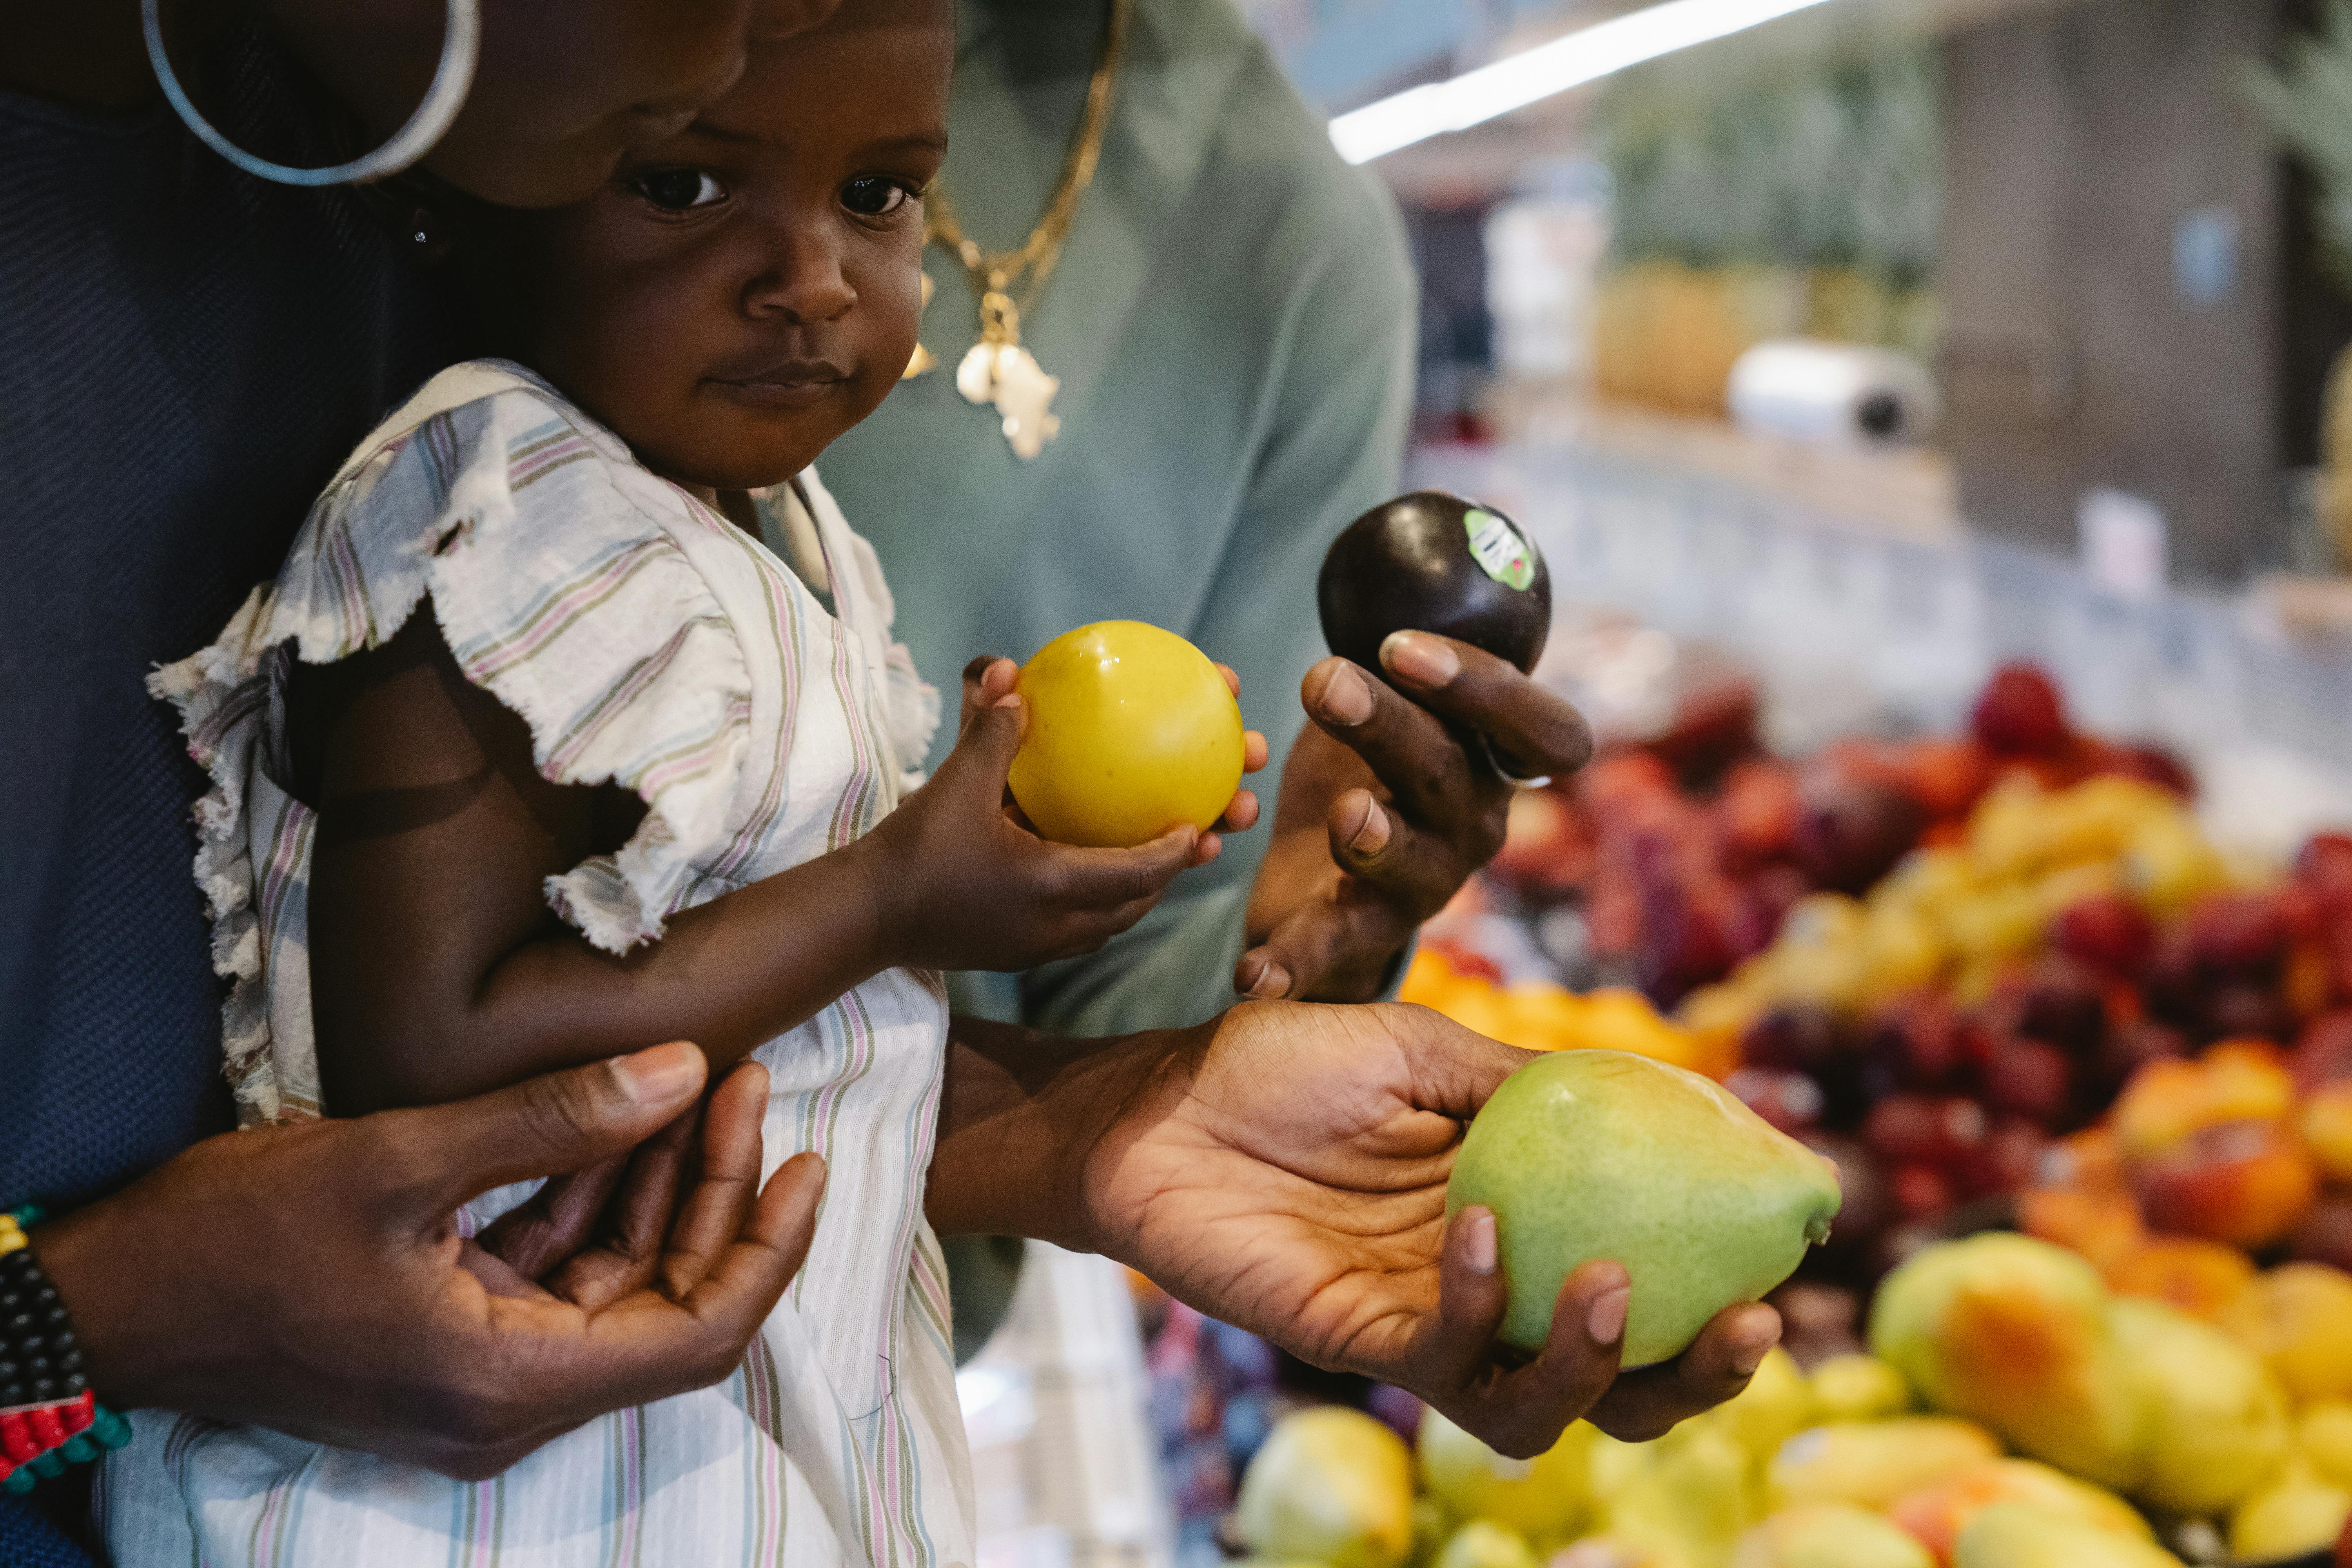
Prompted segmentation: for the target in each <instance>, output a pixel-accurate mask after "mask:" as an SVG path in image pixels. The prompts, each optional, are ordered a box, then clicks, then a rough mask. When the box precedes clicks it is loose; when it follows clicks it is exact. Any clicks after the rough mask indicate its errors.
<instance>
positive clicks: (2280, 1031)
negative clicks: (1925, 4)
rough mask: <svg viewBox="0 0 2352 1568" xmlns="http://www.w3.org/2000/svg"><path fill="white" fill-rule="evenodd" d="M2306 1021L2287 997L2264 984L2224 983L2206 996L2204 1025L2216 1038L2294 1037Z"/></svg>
mask: <svg viewBox="0 0 2352 1568" xmlns="http://www.w3.org/2000/svg"><path fill="white" fill-rule="evenodd" d="M2301 1023H2302V1021H2301V1020H2300V1019H2298V1018H2297V1017H2296V1016H2294V1008H2293V1007H2292V1006H2290V1005H2288V1004H2287V1000H2286V998H2285V997H2284V996H2282V995H2280V994H2278V993H2277V992H2276V991H2274V990H2273V989H2271V988H2270V987H2268V986H2264V985H2253V984H2235V985H2224V986H2222V987H2221V989H2219V990H2217V991H2215V992H2213V993H2211V994H2210V995H2208V996H2207V997H2206V998H2205V1007H2204V1026H2205V1033H2206V1036H2207V1037H2209V1038H2211V1039H2216V1040H2291V1039H2293V1038H2294V1037H2295V1031H2296V1030H2297V1028H2299V1027H2300V1026H2301Z"/></svg>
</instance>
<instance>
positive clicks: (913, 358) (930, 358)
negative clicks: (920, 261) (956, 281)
mask: <svg viewBox="0 0 2352 1568" xmlns="http://www.w3.org/2000/svg"><path fill="white" fill-rule="evenodd" d="M937 287H938V285H937V284H935V283H933V282H932V281H931V275H930V274H929V273H928V272H926V273H924V274H923V305H922V309H921V310H919V311H917V312H916V315H917V317H918V318H920V317H922V316H926V315H929V313H930V309H931V290H932V289H935V288H937ZM939 364H940V356H939V355H937V354H935V353H932V352H931V351H930V350H929V349H927V348H925V347H924V346H923V345H922V344H920V343H917V344H916V345H915V352H914V353H912V354H911V355H909V356H908V360H907V368H906V369H904V370H902V371H900V372H899V373H898V379H899V380H900V381H912V380H914V379H915V378H916V377H917V376H919V375H926V374H929V373H930V372H932V371H934V370H937V369H938V368H939Z"/></svg>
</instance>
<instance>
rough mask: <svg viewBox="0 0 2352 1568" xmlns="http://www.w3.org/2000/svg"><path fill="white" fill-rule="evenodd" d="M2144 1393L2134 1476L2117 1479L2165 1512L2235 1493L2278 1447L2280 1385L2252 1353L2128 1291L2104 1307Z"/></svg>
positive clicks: (2283, 1447)
mask: <svg viewBox="0 0 2352 1568" xmlns="http://www.w3.org/2000/svg"><path fill="white" fill-rule="evenodd" d="M2111 1314H2112V1317H2113V1320H2114V1323H2115V1332H2116V1347H2117V1348H2118V1349H2119V1350H2120V1351H2121V1352H2122V1353H2123V1357H2124V1361H2125V1363H2126V1365H2128V1366H2129V1367H2130V1368H2131V1369H2132V1373H2133V1378H2134V1381H2135V1383H2136V1384H2137V1385H2138V1388H2139V1390H2140V1393H2141V1396H2142V1398H2143V1399H2145V1400H2146V1402H2147V1428H2146V1437H2145V1443H2144V1447H2142V1448H2141V1450H2140V1467H2141V1469H2140V1476H2139V1479H2138V1481H2137V1484H2136V1485H2133V1486H2131V1487H2129V1488H2127V1490H2129V1491H2130V1492H2131V1494H2132V1495H2133V1496H2134V1497H2136V1498H2137V1499H2139V1500H2141V1501H2142V1502H2146V1503H2153V1504H2154V1505H2156V1506H2157V1507H2158V1508H2161V1509H2167V1510H2171V1511H2173V1512H2175V1513H2211V1512H2213V1511H2215V1510H2219V1509H2223V1508H2226V1507H2228V1506H2229V1505H2230V1504H2231V1503H2233V1502H2235V1501H2237V1500H2239V1499H2240V1498H2242V1497H2244V1496H2245V1495H2246V1494H2247V1493H2248V1492H2250V1491H2252V1490H2253V1489H2254V1488H2255V1487H2257V1486H2259V1485H2261V1484H2262V1481H2263V1478H2264V1477H2266V1476H2268V1475H2269V1474H2270V1473H2271V1472H2272V1471H2273V1470H2274V1469H2276V1468H2278V1464H2279V1461H2280V1460H2281V1459H2283V1458H2285V1457H2286V1453H2287V1447H2288V1443H2289V1437H2288V1426H2287V1409H2286V1391H2285V1390H2284V1389H2283V1388H2281V1387H2280V1386H2279V1383H2278V1380H2277V1379H2276V1378H2275V1377H2273V1376H2272V1375H2271V1370H2270V1368H2269V1367H2267V1366H2265V1365H2263V1363H2262V1360H2261V1358H2259V1357H2257V1356H2255V1355H2254V1354H2253V1353H2252V1352H2249V1351H2248V1350H2247V1349H2246V1348H2245V1347H2244V1346H2243V1345H2241V1344H2239V1343H2238V1342H2236V1341H2235V1340H2232V1339H2231V1337H2230V1336H2229V1335H2228V1334H2225V1333H2223V1332H2222V1331H2221V1330H2219V1329H2217V1328H2215V1327H2213V1326H2212V1325H2211V1324H2210V1323H2208V1322H2205V1321H2202V1320H2201V1319H2198V1318H2192V1317H2190V1316H2189V1314H2188V1313H2186V1312H2184V1311H2181V1310H2179V1308H2177V1307H2168V1306H2166V1305H2165V1304H2164V1303H2163V1302H2161V1301H2150V1300H2144V1299H2142V1298H2139V1297H2135V1296H2126V1297H2118V1298H2117V1299H2116V1302H2115V1305H2114V1307H2113V1308H2112V1309H2111Z"/></svg>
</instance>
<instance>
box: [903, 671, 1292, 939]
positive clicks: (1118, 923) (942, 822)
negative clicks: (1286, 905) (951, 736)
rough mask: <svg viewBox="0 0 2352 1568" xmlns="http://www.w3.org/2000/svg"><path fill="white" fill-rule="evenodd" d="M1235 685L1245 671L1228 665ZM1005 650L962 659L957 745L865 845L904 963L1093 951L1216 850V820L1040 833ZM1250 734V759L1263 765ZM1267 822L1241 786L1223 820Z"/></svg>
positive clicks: (1259, 745) (1262, 751) (1258, 742)
mask: <svg viewBox="0 0 2352 1568" xmlns="http://www.w3.org/2000/svg"><path fill="white" fill-rule="evenodd" d="M1218 668H1219V669H1220V670H1221V671H1223V675H1224V677H1225V682H1226V684H1227V685H1228V686H1230V687H1232V688H1233V689H1234V692H1235V694H1236V695H1239V692H1240V684H1241V683H1240V679H1239V678H1238V677H1236V676H1235V675H1234V672H1233V671H1232V670H1230V669H1227V668H1225V667H1224V666H1223V665H1220V666H1218ZM1018 673H1019V671H1018V670H1017V669H1016V668H1015V667H1014V665H1013V661H1012V660H1011V659H1008V658H976V659H974V660H972V661H971V663H970V664H969V665H967V666H965V667H964V672H963V706H962V714H961V719H960V720H959V727H958V729H957V732H956V745H955V750H954V751H953V752H950V753H949V754H948V759H947V761H945V762H944V763H940V769H939V772H938V773H936V774H934V775H933V776H932V778H931V780H930V782H929V783H928V784H925V785H924V786H923V787H922V788H920V789H919V790H917V791H916V792H915V793H914V794H913V795H909V796H908V797H907V799H906V800H904V801H903V802H901V803H900V804H899V806H898V810H896V811H894V812H892V813H891V814H890V815H889V816H887V817H885V818H883V820H882V822H881V824H880V826H877V827H876V828H875V830H874V831H873V832H872V833H871V834H869V835H868V836H867V837H866V838H864V839H862V840H860V841H859V844H858V845H857V846H856V848H857V849H858V850H859V851H861V852H862V853H864V854H865V855H866V856H868V857H869V858H870V863H871V876H872V879H873V885H874V896H875V900H876V905H877V910H880V913H879V915H878V917H877V921H876V924H877V929H878V930H880V931H883V932H885V933H887V934H886V937H885V944H886V949H887V951H888V952H890V953H891V954H892V959H891V962H893V963H907V964H914V965H918V966H919V967H924V968H930V969H993V970H1023V969H1029V968H1034V966H1035V965H1037V964H1040V963H1047V962H1050V961H1051V960H1054V959H1057V958H1074V957H1076V956H1077V955H1078V954H1080V953H1087V952H1095V951H1097V949H1099V948H1100V947H1101V946H1102V945H1103V943H1105V942H1108V941H1109V940H1110V939H1111V938H1112V937H1114V936H1117V935H1118V933H1119V932H1121V931H1125V930H1127V929H1128V928H1129V926H1132V925H1133V924H1135V922H1136V921H1139V920H1141V919H1142V918H1143V917H1144V916H1145V915H1146V914H1147V913H1149V912H1150V910H1151V907H1152V906H1153V905H1154V904H1156V903H1158V902H1159V901H1160V896H1161V895H1162V894H1164V893H1166V892H1167V890H1168V887H1169V884H1170V883H1171V882H1173V881H1174V880H1175V879H1176V878H1177V876H1178V875H1179V874H1180V873H1181V872H1183V871H1185V870H1186V869H1188V868H1192V867H1194V866H1205V865H1207V864H1208V863H1209V862H1210V861H1212V860H1213V859H1215V858H1216V857H1217V850H1218V847H1219V839H1218V837H1217V834H1216V832H1215V831H1214V830H1212V831H1210V832H1207V833H1202V832H1201V831H1199V830H1198V829H1196V828H1194V827H1192V826H1189V825H1180V826H1175V827H1171V828H1170V829H1169V830H1168V831H1167V832H1166V833H1163V834H1161V835H1160V837H1157V838H1155V839H1153V840H1152V841H1151V842H1150V843H1149V844H1143V845H1139V846H1137V847H1135V848H1132V849H1084V848H1078V847H1073V846H1071V845H1067V844H1055V843H1052V842H1049V841H1048V840H1046V839H1044V838H1041V837H1038V836H1037V834H1036V832H1035V831H1034V829H1033V828H1032V827H1031V826H1030V825H1029V822H1028V819H1027V818H1026V817H1024V816H1022V815H1021V811H1020V808H1019V807H1018V806H1017V805H1013V798H1012V795H1011V793H1010V792H1009V791H1008V790H1007V789H1006V787H1005V776H1006V774H1007V773H1009V772H1010V771H1011V769H1012V766H1013V753H1014V752H1018V751H1019V750H1020V749H1021V739H1022V736H1023V735H1024V733H1026V731H1027V727H1028V710H1027V708H1026V706H1025V705H1024V703H1023V702H1022V700H1021V699H1020V698H1019V697H1018V696H1016V695H1014V694H1013V679H1014V678H1015V676H1016V675H1017V674H1018ZM1265 759H1266V745H1265V736H1263V735H1261V734H1258V733H1257V732H1256V731H1251V732H1250V734H1249V738H1248V741H1247V743H1246V746H1245V750H1244V757H1243V766H1244V769H1245V770H1246V771H1249V772H1253V773H1254V772H1255V771H1257V770H1258V769H1260V768H1262V767H1264V766H1265ZM1256 821H1257V797H1256V796H1255V795H1253V794H1251V793H1250V792H1249V791H1248V790H1242V791H1240V792H1238V793H1236V794H1235V795H1234V798H1233V802H1232V804H1231V805H1228V806H1227V807H1226V808H1225V813H1224V816H1222V817H1221V818H1219V820H1218V822H1217V825H1216V826H1218V827H1220V828H1224V829H1226V830H1228V831H1233V832H1240V831H1243V830H1245V829H1247V828H1248V827H1250V826H1252V825H1253V824H1255V822H1256Z"/></svg>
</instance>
